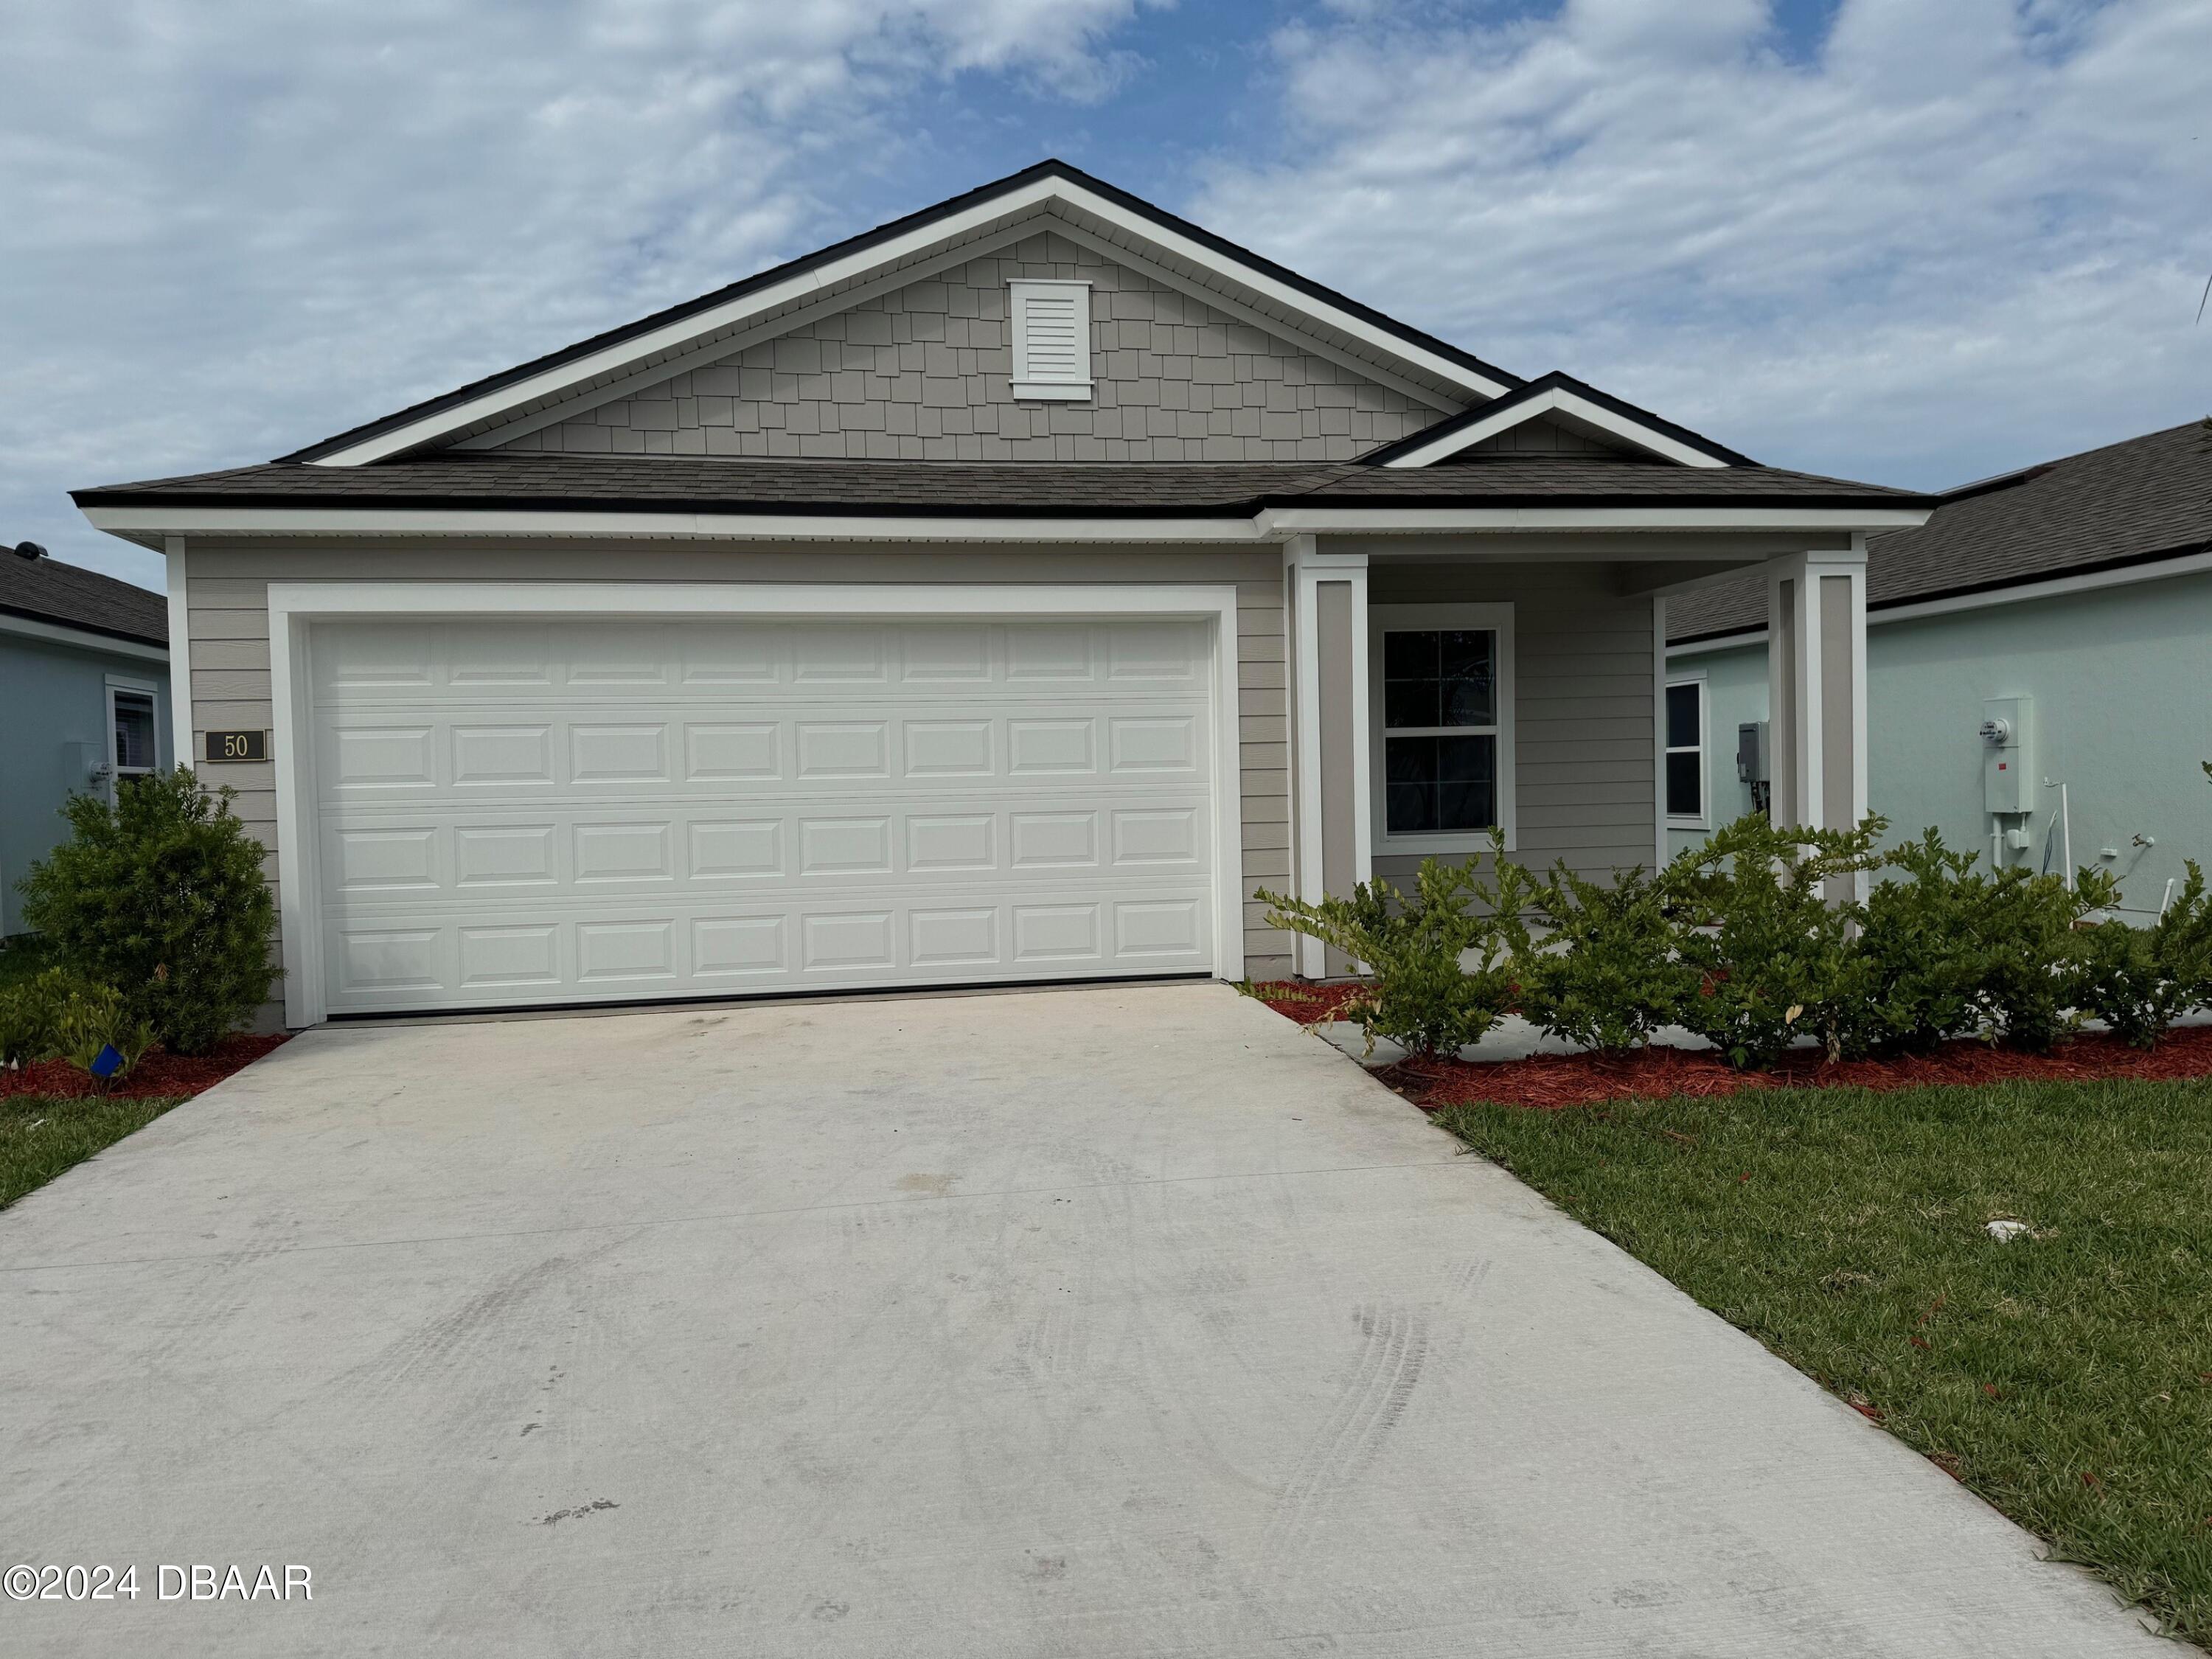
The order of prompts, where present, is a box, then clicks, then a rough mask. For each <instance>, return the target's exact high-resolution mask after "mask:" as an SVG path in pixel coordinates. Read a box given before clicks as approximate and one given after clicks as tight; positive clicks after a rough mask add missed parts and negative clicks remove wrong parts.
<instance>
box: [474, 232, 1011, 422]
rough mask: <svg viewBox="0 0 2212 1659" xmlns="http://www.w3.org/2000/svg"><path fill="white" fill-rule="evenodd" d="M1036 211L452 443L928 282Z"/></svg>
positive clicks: (1005, 238)
mask: <svg viewBox="0 0 2212 1659" xmlns="http://www.w3.org/2000/svg"><path fill="white" fill-rule="evenodd" d="M1038 217H1039V216H1038V215H1036V214H1031V215H1030V216H1028V217H1026V218H1024V219H1021V220H1018V221H1017V222H1014V223H1012V224H1009V225H1004V226H1001V227H1000V228H999V229H997V230H994V231H992V232H990V233H988V234H986V235H983V236H981V237H979V238H977V239H976V240H973V241H969V242H963V243H962V244H960V246H957V247H952V248H947V249H946V250H945V252H942V253H939V254H936V255H934V256H933V257H931V258H926V259H919V260H916V261H915V263H914V264H907V265H902V266H900V267H899V268H898V269H897V270H887V271H885V272H884V274H883V275H882V276H878V277H876V278H875V279H874V280H872V281H871V282H866V283H860V284H859V285H858V286H856V287H854V288H848V289H843V290H842V291H840V292H839V293H836V294H833V295H828V296H827V297H825V298H823V299H822V300H819V301H816V302H815V303H814V304H812V305H808V306H801V307H799V309H798V310H796V311H789V312H786V313H783V314H782V315H781V316H779V317H773V318H770V319H769V320H767V321H766V322H763V323H761V324H759V325H756V326H754V327H751V328H745V329H740V330H738V331H737V332H736V333H734V334H728V335H724V336H722V337H720V338H718V339H714V340H710V341H708V342H707V343H705V344H703V345H701V346H698V347H696V349H692V350H690V351H686V352H683V353H680V354H678V356H673V357H669V358H665V359H663V360H662V361H661V362H656V363H651V364H648V365H647V367H645V368H641V369H640V370H638V372H637V373H636V374H629V375H625V376H624V377H623V379H621V380H611V381H609V382H608V383H607V384H606V385H605V386H592V387H591V388H590V389H588V390H586V391H583V392H577V393H576V394H575V395H574V396H573V397H569V398H563V399H562V400H561V401H559V402H556V403H553V404H548V405H547V406H546V407H545V408H544V409H540V410H535V411H533V412H532V413H530V414H527V415H524V416H519V417H518V418H516V419H514V420H512V421H507V422H502V423H501V424H500V425H498V426H495V427H489V428H486V429H485V430H483V431H482V432H473V433H471V434H470V435H468V436H467V437H465V438H463V439H460V440H459V441H457V442H456V443H454V444H453V446H452V447H453V448H455V449H496V448H498V447H500V446H501V444H504V443H512V442H513V441H514V440H515V439H517V438H522V437H527V436H528V435H530V434H531V433H533V432H537V431H539V430H541V429H542V428H545V427H549V426H558V425H559V424H560V423H561V422H563V421H567V420H573V419H574V418H575V416H579V415H582V414H586V413H588V412H589V411H590V410H594V409H598V408H599V407H600V406H601V405H602V404H611V403H615V402H617V401H619V400H620V399H622V398H627V397H629V396H630V395H632V394H633V393H635V392H643V391H645V390H647V388H648V387H651V386H659V384H660V383H661V382H662V381H663V380H672V379H674V378H675V377H676V376H677V375H678V374H688V373H689V372H690V371H691V370H693V369H695V368H708V367H710V366H711V365H713V364H715V363H718V362H721V360H722V359H723V358H725V357H728V356H733V355H734V354H736V353H738V352H740V351H743V350H744V349H746V348H747V347H749V346H755V345H758V344H759V343H761V342H762V341H763V340H775V339H781V337H783V336H784V335H787V334H788V333H790V332H791V331H793V330H794V329H800V328H805V326H806V325H808V324H810V323H815V322H819V321H820V320H821V319H823V318H824V317H834V316H836V315H837V314H838V313H840V312H844V311H849V310H851V309H852V308H853V307H854V306H858V305H865V304H866V303H867V302H868V301H870V300H872V299H876V298H878V296H880V295H885V294H891V293H895V292H896V291H897V290H898V289H902V288H904V287H906V286H907V285H908V283H926V282H927V281H928V280H929V279H930V278H931V277H932V276H936V275H937V274H938V273H939V272H940V271H945V270H951V269H952V268H953V267H954V266H956V265H961V264H966V263H967V262H968V261H969V260H970V259H980V258H983V257H984V256H985V255H986V254H989V253H994V252H997V251H998V250H999V249H1000V248H1002V247H1004V246H1006V245H1007V244H1008V243H1009V242H1018V241H1019V240H1021V239H1022V238H1023V237H1024V236H1032V235H1035V234H1036V219H1037V218H1038Z"/></svg>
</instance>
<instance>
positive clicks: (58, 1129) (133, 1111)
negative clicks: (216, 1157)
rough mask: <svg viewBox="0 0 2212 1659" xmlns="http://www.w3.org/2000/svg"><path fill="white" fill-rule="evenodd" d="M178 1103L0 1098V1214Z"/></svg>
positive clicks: (178, 1103)
mask: <svg viewBox="0 0 2212 1659" xmlns="http://www.w3.org/2000/svg"><path fill="white" fill-rule="evenodd" d="M180 1104H182V1101H181V1100H179V1099H176V1098H163V1099H154V1100H118V1099H114V1098H107V1099H89V1100H64V1099H58V1098H57V1097H54V1096H52V1095H9V1096H0V1210H4V1209H6V1208H7V1207H8V1206H9V1205H10V1204H13V1203H14V1202H15V1200H17V1199H19V1198H21V1197H22V1195H23V1194H25V1193H27V1192H29V1191H31V1190H32V1189H33V1188H38V1187H43V1186H45V1185H46V1182H49V1181H52V1179H53V1178H54V1177H55V1176H58V1175H59V1174H60V1173H61V1172H62V1171H63V1170H66V1169H68V1168H70V1165H72V1164H82V1163H83V1162H84V1160H85V1159H87V1158H90V1157H91V1156H92V1155H93V1154H94V1152H99V1151H100V1149H101V1148H103V1147H106V1146H113V1145H114V1144H115V1143H116V1142H117V1141H118V1140H120V1139H123V1137H124V1136H125V1135H127V1134H131V1133H135V1132H137V1130H140V1129H143V1128H144V1127H146V1126H147V1125H148V1124H149V1123H151V1122H152V1121H154V1120H155V1118H157V1117H159V1116H161V1114H162V1113H164V1112H166V1111H167V1110H168V1109H169V1108H171V1107H172V1106H176V1105H180Z"/></svg>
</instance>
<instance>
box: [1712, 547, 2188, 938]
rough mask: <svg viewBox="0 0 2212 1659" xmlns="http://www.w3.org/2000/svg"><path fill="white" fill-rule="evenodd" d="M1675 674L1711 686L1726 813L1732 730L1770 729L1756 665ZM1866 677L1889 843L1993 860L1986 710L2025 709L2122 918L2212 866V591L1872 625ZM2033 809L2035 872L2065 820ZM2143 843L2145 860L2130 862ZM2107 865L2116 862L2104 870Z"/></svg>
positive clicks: (2055, 602)
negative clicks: (1931, 832) (1944, 847)
mask: <svg viewBox="0 0 2212 1659" xmlns="http://www.w3.org/2000/svg"><path fill="white" fill-rule="evenodd" d="M1877 615H1878V613H1877ZM1671 666H1672V669H1673V670H1674V671H1682V670H1685V669H1687V668H1691V667H1702V668H1704V669H1705V671H1707V672H1708V673H1709V674H1710V675H1711V683H1712V684H1713V687H1714V691H1713V695H1712V696H1711V711H1712V712H1711V742H1713V743H1714V744H1717V748H1716V749H1715V750H1713V751H1712V754H1711V761H1712V765H1713V767H1714V769H1715V771H1716V772H1717V773H1718V772H1725V773H1726V775H1727V778H1728V780H1729V781H1728V782H1727V783H1726V784H1725V785H1721V784H1718V783H1717V786H1716V792H1717V793H1718V794H1719V795H1720V799H1722V800H1723V802H1724V803H1730V804H1734V803H1736V802H1737V800H1738V797H1737V796H1736V795H1735V793H1729V792H1733V791H1735V790H1736V789H1737V788H1738V786H1736V785H1735V783H1734V781H1733V780H1734V775H1735V769H1734V764H1733V759H1732V757H1733V753H1734V750H1735V723H1736V721H1738V720H1754V719H1760V718H1763V717H1764V716H1765V712H1766V653H1765V648H1764V647H1748V648H1743V647H1739V648H1738V649H1735V650H1733V651H1722V652H1711V651H1708V652H1704V653H1698V654H1696V655H1694V656H1692V655H1688V654H1678V655H1677V656H1675V657H1674V659H1673V662H1672V665H1671ZM1867 675H1868V692H1869V696H1868V778H1869V799H1870V800H1871V802H1872V805H1873V806H1874V809H1875V811H1878V812H1881V813H1883V814H1884V815H1885V816H1887V817H1888V818H1889V819H1890V822H1891V824H1892V829H1891V838H1892V839H1893V840H1897V839H1902V838H1904V837H1906V836H1917V835H1918V834H1919V833H1920V831H1921V830H1922V829H1924V828H1926V827H1927V826H1928V825H1929V824H1934V825H1935V826H1936V827H1937V828H1938V829H1941V830H1942V832H1943V836H1944V839H1945V840H1946V841H1948V842H1950V843H1951V845H1953V846H1954V847H1972V848H1980V849H1982V850H1984V852H1986V850H1987V848H1988V846H1989V818H1988V816H1987V814H1986V813H1984V811H1983V793H1982V753H1983V750H1982V744H1981V739H1980V738H1978V736H1977V735H1976V731H1975V728H1976V727H1977V726H1979V725H1980V723H1981V720H1982V701H1983V699H1984V698H1985V697H1999V696H2031V697H2033V698H2034V700H2035V709H2034V720H2035V725H2036V729H2037V735H2036V748H2037V751H2038V752H2037V753H2036V755H2035V756H2034V757H2033V765H2034V767H2035V769H2036V770H2037V772H2038V773H2039V774H2040V775H2042V776H2044V777H2048V778H2050V779H2051V780H2052V781H2063V782H2064V783H2065V784H2066V785H2067V795H2068V799H2069V807H2070V811H2071V817H2072V822H2073V840H2074V860H2075V863H2076V864H2082V865H2089V866H2099V867H2102V868H2106V869H2109V870H2111V871H2112V872H2113V873H2114V874H2115V875H2117V876H2118V878H2120V882H2121V893H2122V897H2123V901H2124V905H2125V907H2126V908H2128V909H2130V911H2149V910H2155V909H2156V908H2157V907H2158V903H2159V901H2160V896H2161V894H2162V892H2163V890H2164V888H2165V884H2166V881H2167V879H2168V878H2174V877H2179V875H2180V874H2181V873H2182V860H2183V859H2184V858H2185V857H2188V858H2195V859H2197V860H2198V861H2199V862H2200V863H2203V862H2206V861H2207V860H2212V786H2208V785H2207V783H2206V781H2205V779H2204V775H2203V772H2202V771H2201V770H2199V763H2201V762H2203V761H2205V760H2212V575H2206V574H2199V575H2193V576H2183V577H2171V578H2167V579H2166V580H2160V581H2153V582H2142V583H2137V584H2134V585H2131V586H2124V587H2116V588H2108V589H2105V590H2103V591H2101V592H2089V593H2081V594H2075V595H2071V596H2069V597H2067V598H2064V599H2042V600H2034V601H2030V602H2027V603H2024V604H2016V605H1996V606H1992V607H1990V608H1988V609H1985V610H1981V611H1962V612H1957V613H1954V614H1953V615H1950V616H1948V617H1929V618H1927V619H1925V620H1923V621H1919V622H1906V623H1880V622H1879V621H1877V623H1875V626H1873V627H1871V628H1869V630H1868V634H1867ZM2039 793H2040V795H2041V806H2042V810H2041V811H2038V812H2037V813H2036V814H2035V815H2034V817H2033V818H2032V819H2030V821H2029V828H2030V829H2031V831H2032V833H2033V836H2034V839H2035V845H2034V847H2033V849H2032V850H2031V851H2030V852H2028V853H2027V854H2015V855H2013V857H2014V859H2015V861H2019V860H2025V861H2026V862H2027V863H2029V864H2030V865H2032V866H2036V867H2040V866H2041V864H2042V859H2043V844H2044V836H2045V832H2046V830H2047V829H2049V828H2050V826H2051V823H2053V822H2054V821H2055V819H2056V816H2057V805H2058V794H2057V790H2055V789H2046V790H2042V791H2040V792H2039ZM1742 805H1748V803H1747V802H1744V803H1742ZM2138 835H2140V836H2144V837H2146V838H2148V839H2149V840H2151V841H2153V842H2155V843H2156V844H2155V845H2154V846H2152V847H2149V848H2141V847H2137V846H2136V844H2135V841H2134V838H2135V837H2136V836H2138ZM1677 839H1678V841H1679V842H1681V843H1683V844H1686V843H1687V842H1691V841H1693V840H1695V839H1697V837H1696V836H1678V837H1677ZM2105 848H2112V849H2113V850H2114V851H2115V852H2116V853H2117V854H2118V857H2117V858H2113V859H2105V858H2101V857H2100V852H2101V851H2102V849H2105ZM2052 857H2053V864H2054V867H2055V866H2056V860H2057V854H2056V851H2055V849H2054V852H2053V854H2052Z"/></svg>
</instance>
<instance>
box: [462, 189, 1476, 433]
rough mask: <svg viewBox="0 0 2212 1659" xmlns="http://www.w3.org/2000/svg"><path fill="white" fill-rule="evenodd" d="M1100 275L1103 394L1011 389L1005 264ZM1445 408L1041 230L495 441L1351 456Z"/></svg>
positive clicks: (1024, 271)
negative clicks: (1034, 394)
mask: <svg viewBox="0 0 2212 1659" xmlns="http://www.w3.org/2000/svg"><path fill="white" fill-rule="evenodd" d="M1018 277H1057V278H1061V279H1074V280H1081V281H1085V282H1088V283H1091V371H1092V374H1093V376H1094V378H1095V382H1096V386H1095V392H1094V396H1093V398H1092V400H1091V402H1088V403H1019V402H1017V401H1016V400H1015V398H1014V396H1013V389H1012V369H1013V349H1012V342H1011V339H1010V337H1009V335H1008V325H1007V318H1006V284H1007V283H1009V282H1010V281H1012V280H1014V279H1015V278H1018ZM1441 418H1443V416H1442V414H1441V412H1440V411H1439V410H1435V409H1431V408H1429V407H1427V406H1426V405H1425V404H1420V403H1417V402H1415V401H1414V400H1413V398H1409V397H1407V395H1406V394H1405V393H1404V392H1400V391H1398V390H1396V389H1395V388H1394V387H1389V386H1381V385H1378V384H1376V382H1375V381H1373V380H1368V379H1366V378H1364V377H1363V376H1361V375H1359V374H1356V373H1355V372H1354V371H1352V370H1351V369H1349V368H1340V367H1339V366H1338V365H1337V364H1335V363H1334V362H1329V361H1328V359H1326V358H1323V357H1320V356H1315V355H1314V354H1312V353H1310V352H1308V351H1304V350H1302V349H1299V348H1298V347H1297V346H1296V345H1293V344H1291V343H1288V342H1285V341H1284V340H1282V339H1279V338H1278V337H1275V336H1273V335H1272V334H1269V333H1267V332H1266V331H1264V330H1262V329H1260V328H1258V327H1255V326H1254V325H1250V324H1248V323H1244V322H1242V321H1239V320H1237V319H1235V318H1233V317H1231V316H1230V315H1228V314H1227V313H1223V312H1220V311H1217V310H1215V309H1213V308H1212V307H1209V306H1207V305H1206V303H1205V302H1204V301H1200V300H1199V299H1197V298H1195V297H1194V296H1192V295H1189V294H1188V293H1186V292H1185V291H1184V290H1182V289H1176V288H1170V287H1168V286H1166V285H1165V284H1164V283H1158V282H1156V281H1154V280H1153V279H1152V277H1150V276H1146V275H1144V274H1143V273H1141V272H1139V271H1136V270H1130V269H1128V268H1127V267H1126V266H1122V265H1119V264H1112V263H1110V262H1109V261H1108V260H1106V259H1104V258H1102V257H1101V256H1099V255H1098V254H1096V253H1094V252H1091V251H1090V250H1089V249H1088V248H1085V247H1082V246H1078V245H1077V244H1076V243H1075V242H1073V241H1072V240H1069V239H1068V238H1066V237H1065V236H1060V235H1057V234H1052V233H1050V232H1040V233H1039V234H1036V235H1035V236H1032V237H1029V238H1027V239H1025V240H1023V241H1021V242H1019V243H1017V244H1014V245H1012V246H1009V247H1006V248H1005V249H1002V250H1000V251H999V252H994V253H990V254H986V255H983V256H981V257H980V258H975V259H973V260H970V261H969V263H967V264H964V265H960V266H957V267H955V268H954V269H952V270H948V271H946V272H945V273H943V274H942V275H939V276H932V277H930V278H928V279H927V280H925V281H921V282H917V283H911V284H909V285H908V286H907V287H904V288H902V289H896V290H894V291H893V292H891V293H890V294H886V295H880V296H878V297H877V298H874V299H871V300H867V301H862V302H861V303H860V304H858V305H855V306H854V307H852V308H851V309H849V310H847V311H842V312H838V313H835V314H834V315H831V316H829V317H824V318H821V319H817V320H816V321H813V322H811V323H808V324H805V325H802V326H800V327H798V328H795V329H793V331H791V332H790V333H788V334H785V335H782V336H781V337H778V338H775V339H774V340H768V341H763V342H761V343H758V344H756V345H752V346H749V347H747V348H746V349H744V350H742V351H740V352H738V353H737V354H736V355H734V356H730V357H726V358H725V359H723V360H722V361H721V362H719V363H716V364H714V365H713V366H712V367H709V368H696V369H692V370H690V371H689V372H687V373H684V374H678V375H676V376H674V377H673V378H672V379H671V380H666V381H665V382H663V383H662V384H661V385H659V386H655V387H653V389H652V390H650V391H648V392H641V393H638V394H637V395H635V396H633V397H629V398H620V399H617V400H615V401H612V402H609V403H605V404H601V405H599V407H598V408H596V409H593V410H588V411H586V412H585V413H582V414H579V415H576V416H572V417H570V418H569V419H568V420H566V421H563V422H560V423H558V424H557V425H552V426H547V427H544V428H540V429H538V431H536V432H532V433H527V434H525V435H522V436H520V437H518V438H515V439H513V440H512V441H509V442H507V444H505V445H502V446H501V447H503V448H507V449H523V450H545V451H555V452H561V453H609V452H611V453H633V454H648V455H653V454H658V455H778V456H810V455H811V456H826V457H842V458H848V459H886V460H963V461H1022V460H1042V461H1146V460H1150V461H1198V460H1206V461H1267V460H1348V459H1351V458H1352V457H1353V456H1355V455H1358V454H1359V453H1361V452H1363V451H1364V450H1367V449H1370V448H1373V447H1376V445H1379V444H1384V443H1389V442H1392V441H1395V440H1397V439H1399V438H1402V437H1406V436H1407V435H1410V434H1412V433H1414V432H1417V431H1419V430H1420V429H1421V428H1423V427H1425V426H1427V425H1429V424H1430V423H1431V422H1434V421H1437V420H1439V419H1441Z"/></svg>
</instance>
